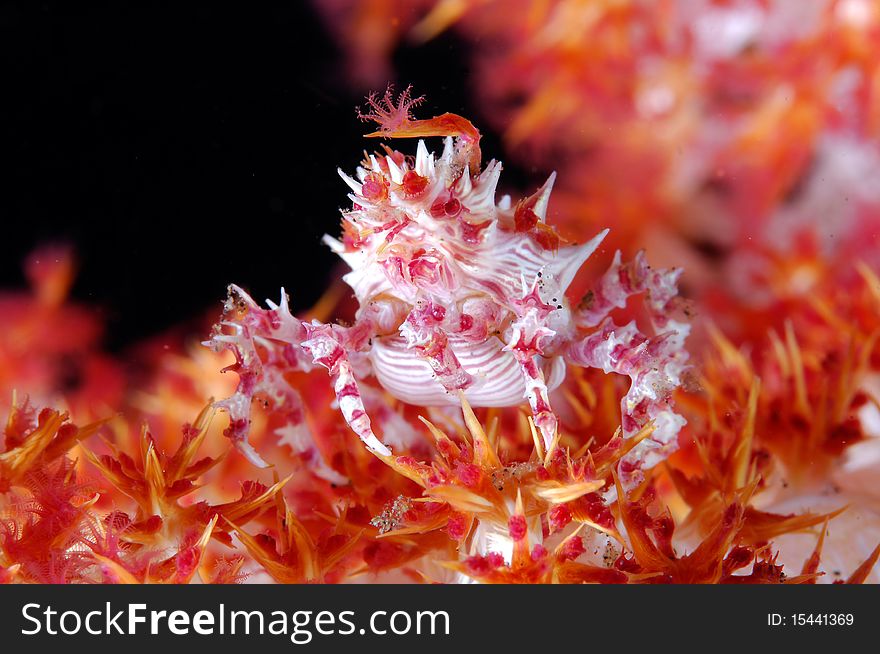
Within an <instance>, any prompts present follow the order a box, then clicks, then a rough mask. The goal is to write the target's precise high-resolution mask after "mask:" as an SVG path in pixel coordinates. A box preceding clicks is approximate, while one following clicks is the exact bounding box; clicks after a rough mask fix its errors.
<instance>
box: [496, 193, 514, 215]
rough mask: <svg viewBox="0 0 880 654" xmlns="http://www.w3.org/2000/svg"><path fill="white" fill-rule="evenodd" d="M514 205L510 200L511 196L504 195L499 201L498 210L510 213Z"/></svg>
mask: <svg viewBox="0 0 880 654" xmlns="http://www.w3.org/2000/svg"><path fill="white" fill-rule="evenodd" d="M512 204H513V203H512V202H511V200H510V196H509V195H507V194H505V195H502V196H501V199H500V200H498V208H499V209H500V210H501V211H509V210H510V207H511V206H512Z"/></svg>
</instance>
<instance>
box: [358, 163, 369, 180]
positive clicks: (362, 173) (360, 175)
mask: <svg viewBox="0 0 880 654" xmlns="http://www.w3.org/2000/svg"><path fill="white" fill-rule="evenodd" d="M369 172H370V171H369V170H367V169H366V168H364V167H363V166H358V167H357V168H356V169H355V171H354V173H355V175H357V178H358V179H359V180H361V181H364V179H366V177H367V174H368V173H369Z"/></svg>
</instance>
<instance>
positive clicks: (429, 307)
mask: <svg viewBox="0 0 880 654" xmlns="http://www.w3.org/2000/svg"><path fill="white" fill-rule="evenodd" d="M445 319H446V309H445V308H443V307H442V306H440V305H438V304H435V303H433V302H432V301H430V300H420V301H419V302H418V304H417V305H416V306H415V307H414V308H413V310H412V311H410V313H409V315H408V316H407V318H406V320H405V321H404V322H403V323H402V324H401V326H400V333H401V335H402V336H403V337H404V338H405V339H406V342H407V347H409V348H411V349H413V350H414V351H415V352H416V353H418V355H419V356H421V357H422V358H424V359H425V361H427V362H428V364H429V365H430V366H431V369H432V370H433V371H434V374H435V375H436V377H437V381H439V382H440V384H442V385H443V388H445V389H446V390H447V391H450V392H454V391H459V390H464V389H466V388H467V387H469V386H470V385H471V384H473V381H474V380H473V378H472V377H471V376H470V374H468V372H467V371H466V370H465V369H464V368H462V367H461V363H460V362H459V360H458V357H456V356H455V353H454V352H453V351H452V348H451V347H450V346H449V336H448V334H447V332H446V329H444V327H443V324H444V321H445Z"/></svg>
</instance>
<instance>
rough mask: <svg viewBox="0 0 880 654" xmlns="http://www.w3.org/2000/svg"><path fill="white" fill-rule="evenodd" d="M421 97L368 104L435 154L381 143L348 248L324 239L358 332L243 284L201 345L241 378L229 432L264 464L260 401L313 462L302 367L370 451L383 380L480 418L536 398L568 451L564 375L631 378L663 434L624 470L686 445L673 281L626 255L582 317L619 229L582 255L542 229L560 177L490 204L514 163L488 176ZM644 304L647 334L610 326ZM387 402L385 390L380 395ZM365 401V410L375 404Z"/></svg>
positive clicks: (467, 137)
mask: <svg viewBox="0 0 880 654" xmlns="http://www.w3.org/2000/svg"><path fill="white" fill-rule="evenodd" d="M419 100H420V99H411V98H410V96H409V89H407V91H405V92H404V93H403V94H401V96H400V97H399V99H398V101H397V103H395V102H394V100H393V97H392V95H391V90H390V89H389V90H388V91H387V92H386V93H385V95H384V97H382V98H378V97H376V96H371V97H370V98H369V100H368V101H369V106H370V109H371V111H370V113H368V114H366V115H361V118H363V119H368V120H374V121H376V122H377V123H379V125H380V129H379V130H378V131H375V132H372V133H370V134H368V135H367V136H371V137H385V138H407V137H432V136H439V137H445V144H444V146H445V147H444V150H443V153H442V155H441V156H440V157H439V158H435V157H434V156H433V155H432V154H431V153H429V152H428V149H427V148H426V146H425V143H424V142H423V141H421V140H420V141H419V142H418V146H417V150H416V155H415V158H409V157H405V156H404V155H403V154H401V153H399V152H397V151H394V150H391V149H390V148H387V147H386V148H385V154H382V155H379V154H375V155H369V156H368V157H367V158H366V160H365V161H363V162H362V165H361V167H359V168H358V170H357V179H353V178H351V177H349V176H348V175H346V174H345V173H344V172H342V171H341V170H340V171H339V172H340V175H341V176H342V178H343V180H344V181H345V182H346V184H348V186H349V187H350V189H351V191H352V193H351V194H350V195H349V197H350V198H351V201H352V203H353V205H352V208H351V209H350V210H348V211H344V212H343V217H342V232H343V233H342V236H341V239H339V240H338V239H335V238H332V237H330V236H326V237H325V239H324V240H325V242H326V243H327V244H328V245H329V246H330V247H331V248H332V249H333V250H334V251H335V252H336V253H337V254H339V256H340V257H342V259H343V260H344V261H345V262H346V263H347V264H348V265H349V266H350V267H351V272H349V273H348V274H346V275H345V276H344V280H345V282H346V283H347V284H348V285H349V286H350V287H351V288H352V289H353V290H354V294H355V296H356V298H357V301H358V303H359V309H358V311H357V314H356V320H355V322H354V323H353V324H352V325H350V326H342V325H339V324H324V323H321V322H318V321H312V322H303V321H300V320H298V319H296V318H294V317H293V316H292V315H291V313H290V311H289V309H288V301H287V296H286V294H285V293H284V291H283V290H282V297H281V301H280V303H279V304H274V303H272V302H268V301H267V304H268V306H269V308H268V309H262V308H260V307H259V306H258V305H257V304H256V303H255V302H254V301H253V300H252V299H251V298H250V297H249V296H248V295H247V294H246V293H245V292H244V291H242V290H241V289H240V288H239V287H237V286H230V294H229V299H228V300H227V303H226V305H225V308H224V313H223V316H222V318H221V320H220V322H219V323H218V324H217V325H216V326H215V328H214V331H213V334H212V337H211V339H210V340H209V341H208V342H207V343H206V344H208V345H209V346H211V347H213V348H215V349H216V350H224V349H229V350H231V351H232V352H233V353H234V354H235V357H236V364H235V365H234V366H232V368H231V369H233V370H235V371H236V372H237V373H238V374H239V376H240V382H239V386H238V388H237V391H236V393H235V394H234V395H233V396H232V397H230V398H228V399H225V400H222V401H221V402H219V403H218V406H219V407H220V408H223V409H225V410H227V411H228V412H229V414H230V426H229V429H228V430H227V435H228V436H229V437H230V438H232V440H233V441H234V442H235V443H236V444H237V446H238V447H239V449H240V450H241V451H242V452H243V453H244V454H245V455H247V456H248V457H249V458H250V459H251V460H252V461H253V462H254V463H256V464H262V460H261V459H260V457H259V455H258V454H257V453H256V452H255V451H254V450H253V448H252V447H251V446H250V445H249V444H248V442H247V430H248V423H249V412H250V404H251V402H252V400H253V399H254V397H255V396H257V395H259V396H260V397H261V398H262V399H263V400H264V401H266V402H268V403H270V404H271V405H272V406H274V408H275V409H276V410H280V411H282V412H285V413H286V417H287V424H288V426H287V427H286V428H285V433H284V434H283V435H284V436H285V437H286V440H287V442H288V443H290V444H292V445H293V446H294V449H296V450H298V451H301V452H305V451H306V450H308V449H309V447H310V439H309V437H308V434H307V432H306V431H305V427H304V421H303V407H302V401H301V399H300V397H299V395H298V393H297V392H296V390H295V389H294V388H292V387H291V386H290V385H289V384H287V383H286V381H285V380H284V373H285V372H286V371H289V370H310V369H312V368H313V367H314V366H316V365H320V366H323V367H325V368H326V369H327V370H328V371H329V373H330V376H331V379H332V380H333V383H334V389H335V393H336V398H337V400H338V403H339V409H340V411H341V413H342V415H343V416H344V418H345V420H346V422H347V423H348V425H349V426H350V427H351V429H352V430H354V432H355V433H357V435H358V436H359V437H360V438H361V440H362V441H363V442H364V443H365V444H366V446H367V448H369V449H370V450H371V451H372V452H373V453H375V454H377V455H379V456H381V457H386V456H388V455H390V454H391V451H390V449H389V448H388V446H387V445H386V444H385V443H383V442H382V441H381V440H380V439H379V438H378V437H377V436H376V434H375V433H374V431H373V427H372V425H371V421H370V417H369V415H368V412H367V408H365V397H367V396H365V390H366V389H368V388H370V387H369V385H368V384H363V383H362V382H363V381H364V380H365V379H366V378H367V377H369V376H371V375H372V376H375V379H376V380H378V383H379V384H381V386H382V387H384V388H385V389H386V390H387V391H388V392H389V393H391V394H392V395H393V396H394V397H396V398H398V399H399V400H401V401H403V402H406V403H410V404H415V405H419V406H442V405H458V404H459V403H460V401H461V400H460V393H463V395H464V397H465V398H466V399H467V401H468V402H469V403H470V404H471V405H472V406H476V407H489V406H492V407H512V406H517V405H520V404H522V403H524V402H526V401H527V402H528V404H529V406H530V408H531V411H532V416H533V420H534V424H535V426H536V427H537V429H538V430H539V432H540V434H541V436H542V438H543V440H544V442H545V445H546V446H547V447H549V446H550V445H551V444H552V443H553V442H554V440H555V439H556V438H557V436H558V435H557V430H558V420H557V417H556V415H555V413H554V411H553V409H552V407H551V403H550V398H549V393H550V392H551V391H552V390H553V389H554V388H556V387H557V386H558V385H559V384H560V383H561V382H562V381H563V379H564V377H565V370H566V365H574V366H590V367H597V368H601V369H603V370H604V371H605V372H606V373H610V372H614V373H618V374H622V375H625V376H628V377H630V378H631V380H632V384H631V387H630V389H629V391H628V392H627V394H626V396H625V397H624V398H623V400H622V421H623V425H622V426H623V430H624V433H625V434H626V435H629V434H632V433H635V432H636V431H638V429H640V428H641V427H643V426H644V425H645V424H647V423H648V422H649V421H654V431H653V433H652V436H651V438H650V439H648V440H646V441H644V442H643V443H641V444H640V445H639V447H637V448H636V450H634V451H633V452H632V453H630V455H629V456H630V462H629V466H628V467H629V469H631V470H637V469H638V468H639V467H648V466H650V465H653V464H654V463H656V461H657V460H659V458H662V457H663V456H665V455H666V454H668V452H669V451H671V450H672V449H674V448H675V436H676V434H677V433H678V431H679V429H680V428H681V426H682V425H683V424H684V419H683V418H681V417H680V416H679V415H677V414H676V413H674V412H673V410H672V408H671V406H670V394H671V391H672V390H673V389H674V388H675V387H676V386H678V385H679V384H680V383H681V375H682V372H683V370H684V368H685V364H686V359H687V354H686V351H685V349H684V340H685V338H686V336H687V334H688V331H689V325H688V324H687V323H685V322H680V321H677V320H674V319H672V318H671V317H670V314H671V312H672V310H673V308H674V306H675V303H676V300H677V289H676V282H677V279H678V276H679V272H680V271H678V270H652V269H651V268H649V267H648V265H647V264H646V262H645V259H644V257H643V256H642V255H641V254H639V255H638V256H637V257H636V258H635V260H634V261H632V262H631V263H629V264H625V265H624V264H622V263H621V259H620V254H619V253H618V254H617V255H616V257H615V259H614V262H613V264H612V266H611V268H610V269H609V270H608V271H607V272H606V273H605V275H604V276H603V277H602V278H601V279H599V280H598V282H597V283H596V284H595V285H594V286H593V288H592V290H590V292H589V293H587V296H586V297H585V298H584V299H583V300H582V301H581V302H580V303H579V304H578V305H577V306H576V307H573V306H572V305H571V304H570V302H569V299H568V298H567V297H566V290H567V289H568V287H569V285H570V283H571V282H572V279H573V278H574V275H575V273H576V272H577V271H578V269H579V268H580V267H581V265H582V264H583V263H584V261H586V260H587V258H588V257H589V256H590V255H591V254H592V253H593V252H594V251H595V250H596V248H597V247H598V245H599V244H600V243H601V242H602V240H603V238H604V237H605V235H606V233H607V230H605V231H603V232H601V233H600V234H598V235H597V236H596V237H595V238H593V239H592V240H591V241H589V242H588V243H585V244H581V245H573V244H565V243H564V242H563V241H562V240H561V239H560V237H559V236H558V234H557V233H556V231H555V230H554V229H553V228H552V227H550V226H549V225H547V224H546V222H545V218H546V210H547V204H548V200H549V196H550V192H551V189H552V186H553V180H554V176H551V177H550V179H549V180H548V181H547V182H546V183H545V184H544V185H543V186H542V187H541V188H540V189H538V191H537V192H536V193H535V194H533V195H532V196H530V197H527V198H525V199H522V200H520V201H519V202H518V203H516V204H513V203H512V202H511V199H510V197H509V196H504V197H502V198H501V200H500V202H497V203H496V201H495V188H496V185H497V183H498V180H499V177H500V174H501V164H500V163H499V162H497V161H494V160H493V161H490V162H489V163H488V164H487V165H486V166H485V168H483V169H481V155H480V147H479V141H480V134H479V132H478V131H477V129H476V128H475V127H474V126H473V125H472V124H471V123H470V122H469V121H467V120H465V119H464V118H462V117H460V116H457V115H454V114H449V113H447V114H443V115H441V116H437V117H434V118H431V119H428V120H414V119H413V118H412V116H411V114H410V109H411V107H413V106H414V105H416V104H418V102H419ZM637 293H645V306H646V307H647V310H648V313H649V315H650V318H651V321H652V322H653V335H652V336H647V335H645V334H643V333H642V332H641V331H639V329H638V328H637V327H636V325H635V323H634V322H630V323H628V324H626V325H624V326H618V325H616V324H615V323H614V322H613V320H612V319H611V318H610V317H609V313H610V312H611V311H612V310H613V309H615V308H616V307H624V306H625V305H626V303H627V300H628V298H629V297H630V296H631V295H634V294H637ZM373 394H374V395H375V393H373ZM367 404H369V402H367Z"/></svg>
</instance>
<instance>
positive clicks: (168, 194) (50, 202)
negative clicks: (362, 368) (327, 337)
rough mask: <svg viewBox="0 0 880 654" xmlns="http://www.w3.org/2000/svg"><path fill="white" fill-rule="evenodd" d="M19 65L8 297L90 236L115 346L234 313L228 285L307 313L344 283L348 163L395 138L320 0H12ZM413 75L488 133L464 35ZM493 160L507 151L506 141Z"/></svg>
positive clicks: (3, 190) (6, 152) (13, 108)
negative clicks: (363, 116)
mask: <svg viewBox="0 0 880 654" xmlns="http://www.w3.org/2000/svg"><path fill="white" fill-rule="evenodd" d="M0 61H2V66H3V78H2V90H0V98H2V100H0V135H2V136H0V165H2V170H0V179H2V185H0V220H2V224H3V232H2V236H0V248H2V251H0V266H2V270H0V287H3V288H9V287H20V286H22V285H24V283H25V282H24V278H23V274H22V271H21V262H22V259H23V258H24V257H25V256H26V255H27V254H28V253H29V252H30V251H31V250H32V249H33V248H34V247H35V246H37V245H39V244H42V243H46V242H57V241H61V242H66V243H70V244H72V245H73V246H74V247H75V249H76V251H77V253H78V255H79V261H80V272H79V276H78V278H77V282H76V284H75V287H74V289H73V294H74V297H75V298H76V299H79V300H84V301H86V302H89V303H91V304H93V305H95V306H96V307H101V308H102V309H103V311H104V312H105V313H106V319H107V321H108V335H107V341H108V346H109V347H110V348H111V349H115V348H119V347H123V346H125V345H127V344H129V343H131V342H133V341H135V340H137V339H139V338H142V337H144V336H147V335H149V334H151V333H155V332H157V331H159V330H162V329H164V328H167V327H169V326H171V325H175V324H178V323H180V322H182V321H186V320H188V319H192V318H194V317H196V316H202V315H204V313H205V311H206V310H210V309H211V307H213V306H216V307H217V309H218V310H219V306H220V302H221V301H222V300H223V298H224V297H225V287H226V285H227V284H228V283H229V282H233V281H234V282H236V283H239V284H241V285H242V286H245V287H246V288H248V289H250V290H251V291H252V292H253V294H254V297H255V298H257V299H258V300H262V299H263V298H265V297H271V298H276V297H277V296H278V289H279V287H281V286H282V285H283V286H285V287H286V288H287V289H288V292H290V293H291V295H292V304H293V305H294V307H295V308H305V307H307V306H309V305H310V304H311V303H312V302H314V301H315V300H316V299H317V298H318V297H319V295H320V293H321V291H322V290H323V289H324V288H325V287H326V285H327V282H328V279H329V278H330V276H331V275H332V274H338V272H339V271H338V270H333V266H334V265H335V258H334V257H333V256H332V255H331V253H330V252H329V251H328V250H327V249H326V248H325V247H324V246H323V245H321V244H320V237H321V235H322V234H324V233H325V232H330V233H336V232H337V230H338V224H339V214H338V210H339V208H340V207H343V206H345V205H346V204H347V203H348V200H347V199H346V192H347V187H345V186H344V184H343V183H342V182H341V180H340V179H339V178H338V176H337V175H336V167H337V166H341V167H343V169H345V170H347V171H349V172H351V171H353V169H354V168H355V166H356V165H357V162H358V161H359V160H360V158H361V153H362V150H363V148H364V147H366V146H368V145H370V146H374V145H377V144H374V143H368V142H366V141H365V140H364V139H362V138H361V135H362V134H363V133H364V131H365V125H364V124H363V123H360V122H359V121H358V120H357V118H356V113H355V107H356V106H357V105H359V104H361V103H362V102H363V94H364V93H363V92H364V90H363V89H360V88H357V87H356V86H355V85H353V84H351V83H350V82H349V80H347V79H346V77H345V75H344V69H343V66H342V63H343V62H342V58H341V56H340V54H339V51H338V49H337V48H336V47H335V45H334V43H333V42H332V40H331V38H330V36H329V34H328V33H327V31H326V30H325V29H324V26H323V25H322V24H321V22H320V21H319V20H318V18H317V17H316V15H315V14H314V13H313V11H312V9H311V8H310V6H309V4H308V3H306V2H301V1H294V0H290V1H289V2H284V3H277V4H275V5H273V6H267V5H263V4H261V3H235V4H232V3H230V4H229V5H225V4H223V3H220V5H219V6H216V5H215V3H199V2H176V3H139V4H136V5H132V6H126V3H119V2H108V3H80V2H69V3H65V4H45V3H39V2H25V3H3V4H0ZM394 63H395V69H396V70H397V74H398V79H397V80H389V81H391V82H398V86H401V85H406V84H409V83H412V84H413V85H414V90H415V91H416V92H417V93H425V94H427V96H428V102H427V103H426V105H425V106H424V107H423V109H422V110H421V111H422V112H423V113H422V114H421V115H423V116H427V115H433V114H435V113H440V112H442V111H454V112H460V113H463V114H464V115H467V116H468V117H470V118H472V119H473V120H475V121H477V122H478V121H479V119H480V115H479V110H478V109H479V108H478V107H475V106H473V105H472V103H471V102H470V101H469V100H468V98H469V94H468V71H467V53H466V50H465V48H464V46H463V44H462V43H460V42H459V41H457V40H456V38H455V37H454V35H450V34H447V35H445V36H443V37H441V38H438V39H436V40H434V41H432V42H431V43H429V44H427V45H423V46H419V47H417V48H416V47H412V46H409V45H404V46H402V47H401V48H400V49H399V51H398V52H397V53H396V55H395V62H394ZM380 90H381V89H380ZM478 124H479V122H478ZM481 127H484V125H481ZM483 131H484V134H486V130H485V128H484V130H483ZM484 151H485V152H486V154H487V157H492V156H501V152H500V147H499V143H498V140H497V139H496V138H494V137H493V135H492V134H486V139H485V145H484ZM511 168H512V167H511V166H509V165H508V166H506V170H507V171H508V172H507V173H506V178H507V181H508V183H509V182H510V180H511V179H513V180H516V179H517V176H518V175H519V173H518V172H517V171H515V170H513V171H512V170H511Z"/></svg>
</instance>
